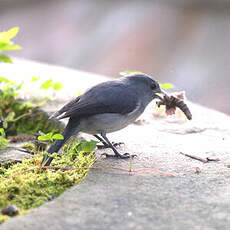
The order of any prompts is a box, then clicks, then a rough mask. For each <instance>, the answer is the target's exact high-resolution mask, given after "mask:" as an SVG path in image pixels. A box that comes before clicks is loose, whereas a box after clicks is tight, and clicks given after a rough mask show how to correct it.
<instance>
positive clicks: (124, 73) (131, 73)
mask: <svg viewBox="0 0 230 230" xmlns="http://www.w3.org/2000/svg"><path fill="white" fill-rule="evenodd" d="M135 74H144V73H143V72H140V71H124V72H120V75H121V76H124V77H127V76H132V75H135Z"/></svg>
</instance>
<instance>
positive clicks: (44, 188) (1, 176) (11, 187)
mask: <svg viewBox="0 0 230 230" xmlns="http://www.w3.org/2000/svg"><path fill="white" fill-rule="evenodd" d="M82 145H83V146H84V145H85V143H79V142H74V143H72V144H67V145H66V146H65V148H64V149H65V150H68V152H67V153H66V154H63V155H58V156H57V157H56V158H55V159H54V160H53V164H52V165H53V166H68V167H75V168H82V167H91V166H92V165H93V164H94V162H95V155H94V150H92V149H91V151H90V152H88V151H87V150H86V149H85V151H84V148H81V146H82ZM43 155H44V154H43V153H39V154H35V155H34V158H33V159H24V160H23V161H22V163H16V164H14V163H9V164H8V165H7V167H6V165H4V166H3V165H2V166H1V167H0V210H1V209H2V208H3V207H5V206H7V205H16V206H17V207H18V208H19V211H20V215H21V214H24V213H27V212H29V211H30V210H31V209H33V208H35V207H38V206H40V205H42V204H44V203H45V202H47V201H49V200H51V199H53V198H55V197H57V196H59V195H60V194H61V193H62V192H64V191H65V190H66V189H67V188H69V187H71V186H73V185H75V184H77V183H79V182H80V181H81V180H82V179H83V178H84V177H85V176H86V174H87V172H88V171H89V169H80V170H67V171H63V170H60V169H59V170H58V169H46V170H45V169H36V170H33V171H28V172H25V173H23V174H19V175H17V173H19V172H22V171H24V170H28V169H30V168H34V167H36V166H39V165H40V163H41V160H42V157H43ZM7 177H10V178H9V179H5V178H7ZM9 218H10V217H8V216H6V215H2V214H1V213H0V223H2V222H4V221H6V220H7V219H9Z"/></svg>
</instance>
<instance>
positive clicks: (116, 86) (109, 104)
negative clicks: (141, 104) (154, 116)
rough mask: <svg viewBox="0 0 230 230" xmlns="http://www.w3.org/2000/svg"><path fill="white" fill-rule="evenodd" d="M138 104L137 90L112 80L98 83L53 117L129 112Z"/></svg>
mask: <svg viewBox="0 0 230 230" xmlns="http://www.w3.org/2000/svg"><path fill="white" fill-rule="evenodd" d="M137 106H138V97H137V94H136V92H135V91H132V90H130V89H128V88H127V86H126V85H124V84H123V83H122V82H119V81H110V82H105V83H101V84H99V85H96V86H94V87H92V88H91V89H89V90H88V91H86V92H85V93H84V94H83V95H82V96H79V97H77V98H76V99H74V100H72V101H70V102H69V103H68V104H66V105H65V106H64V107H63V108H61V109H60V110H59V111H58V112H56V113H55V114H54V115H53V116H52V117H58V119H62V118H66V117H71V118H74V117H81V116H89V115H95V114H101V113H119V114H127V113H130V112H132V111H133V110H134V109H135V108H136V107H137Z"/></svg>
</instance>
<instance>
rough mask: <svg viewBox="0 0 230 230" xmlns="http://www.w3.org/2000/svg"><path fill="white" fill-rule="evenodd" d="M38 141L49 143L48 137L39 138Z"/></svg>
mask: <svg viewBox="0 0 230 230" xmlns="http://www.w3.org/2000/svg"><path fill="white" fill-rule="evenodd" d="M38 140H39V141H48V140H47V137H46V136H39V137H38Z"/></svg>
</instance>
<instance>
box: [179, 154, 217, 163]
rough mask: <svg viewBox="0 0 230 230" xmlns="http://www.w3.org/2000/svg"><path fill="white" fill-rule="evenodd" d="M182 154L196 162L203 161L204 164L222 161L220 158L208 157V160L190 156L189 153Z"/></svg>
mask: <svg viewBox="0 0 230 230" xmlns="http://www.w3.org/2000/svg"><path fill="white" fill-rule="evenodd" d="M180 154H182V155H184V156H186V157H189V158H192V159H194V160H198V161H201V162H203V163H208V162H210V161H220V159H219V158H210V157H206V158H201V157H197V156H194V155H190V154H187V153H182V152H180Z"/></svg>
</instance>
